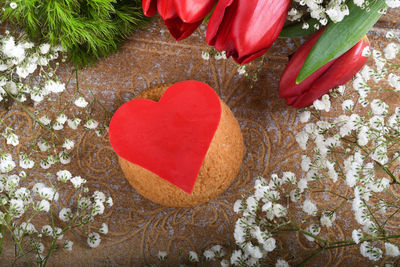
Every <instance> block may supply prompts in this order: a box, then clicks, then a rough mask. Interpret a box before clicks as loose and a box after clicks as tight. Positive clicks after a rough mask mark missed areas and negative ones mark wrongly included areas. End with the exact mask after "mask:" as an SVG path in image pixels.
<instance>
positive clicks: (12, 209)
mask: <svg viewBox="0 0 400 267" xmlns="http://www.w3.org/2000/svg"><path fill="white" fill-rule="evenodd" d="M24 212H25V210H24V202H23V201H22V200H21V199H11V200H10V206H9V214H10V215H11V216H12V217H15V218H19V217H21V216H22V214H24Z"/></svg>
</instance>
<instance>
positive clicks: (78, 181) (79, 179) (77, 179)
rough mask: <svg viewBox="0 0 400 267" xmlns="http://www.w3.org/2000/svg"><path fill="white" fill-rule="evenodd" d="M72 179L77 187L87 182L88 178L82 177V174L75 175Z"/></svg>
mask: <svg viewBox="0 0 400 267" xmlns="http://www.w3.org/2000/svg"><path fill="white" fill-rule="evenodd" d="M70 181H71V183H72V185H73V186H74V187H75V188H79V187H81V185H82V184H84V183H86V180H85V179H82V177H80V176H75V177H74V178H71V180H70Z"/></svg>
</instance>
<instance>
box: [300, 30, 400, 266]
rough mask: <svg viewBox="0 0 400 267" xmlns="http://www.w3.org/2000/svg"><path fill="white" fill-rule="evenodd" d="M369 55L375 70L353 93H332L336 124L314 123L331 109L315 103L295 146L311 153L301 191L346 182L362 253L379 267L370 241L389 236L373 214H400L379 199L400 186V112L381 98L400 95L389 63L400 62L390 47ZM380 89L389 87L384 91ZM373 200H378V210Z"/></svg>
mask: <svg viewBox="0 0 400 267" xmlns="http://www.w3.org/2000/svg"><path fill="white" fill-rule="evenodd" d="M388 36H392V34H389V35H388ZM366 53H368V54H369V55H371V56H372V60H373V62H374V63H375V66H374V67H371V66H365V67H364V68H363V69H362V70H361V71H360V72H359V73H358V74H357V75H356V77H355V79H354V80H353V84H352V85H353V89H354V90H351V91H350V92H345V91H344V88H343V87H341V88H340V89H337V90H335V91H333V92H332V95H333V96H334V97H335V98H339V99H340V102H341V109H339V110H341V115H337V116H336V117H333V118H332V117H323V116H321V115H317V116H315V118H316V119H313V120H312V121H311V122H309V121H310V118H311V114H317V113H318V112H319V111H326V112H327V111H329V110H330V109H331V103H330V100H329V96H328V95H325V96H323V97H322V100H316V101H315V102H314V105H313V108H312V109H310V110H306V111H304V112H303V113H302V114H300V116H299V121H300V122H302V123H306V124H305V126H304V128H303V130H302V131H301V132H299V133H298V134H297V135H296V141H297V142H298V144H299V146H300V147H301V148H302V149H303V150H306V149H307V148H311V149H312V153H311V155H303V156H302V162H301V168H302V170H303V171H304V172H305V178H302V179H300V181H299V182H298V184H299V185H301V186H299V189H300V190H301V191H302V190H304V189H306V188H307V183H308V182H310V181H313V180H320V179H325V178H328V179H330V180H331V182H332V183H334V184H335V183H341V182H342V181H344V183H345V185H346V186H348V187H349V188H350V189H351V191H350V195H347V196H345V197H346V198H347V199H349V200H351V202H352V211H353V213H354V218H355V220H356V222H357V223H358V224H360V225H361V226H362V229H357V230H354V231H353V234H352V237H353V240H354V242H355V243H356V244H359V243H360V244H361V246H360V252H361V254H362V255H363V256H364V257H366V258H368V259H369V260H372V261H377V260H379V259H381V258H382V256H383V251H382V250H381V249H380V248H378V247H376V246H374V244H373V243H370V242H367V241H366V240H374V238H375V237H378V236H379V237H380V240H385V239H384V238H383V237H382V235H385V231H384V230H383V228H382V227H383V226H382V222H381V223H379V221H378V220H377V219H376V216H374V213H380V214H381V216H382V215H383V217H385V216H390V214H391V213H392V212H393V211H396V209H397V208H398V206H397V204H394V203H392V202H390V201H389V202H386V201H385V200H384V198H383V199H382V196H381V195H380V194H384V193H385V192H386V191H387V190H388V189H389V187H390V184H391V183H394V184H398V183H400V179H399V178H397V177H396V176H398V175H396V174H394V173H393V172H392V171H393V170H394V168H393V167H394V166H397V165H398V164H399V163H400V160H399V158H400V153H399V148H400V143H399V140H400V108H399V107H398V106H397V103H396V102H394V103H393V104H394V106H393V107H391V105H390V103H389V102H387V101H385V100H381V99H379V96H381V94H384V93H386V94H387V92H388V91H389V94H393V96H395V95H396V94H398V93H397V92H399V91H400V86H399V85H400V79H399V77H398V76H397V74H396V73H390V71H391V70H392V69H395V70H398V68H396V67H393V66H396V65H394V64H391V63H390V60H393V59H395V58H396V56H397V54H398V53H399V45H398V44H397V43H390V44H389V45H387V46H386V47H385V48H384V53H382V52H380V51H378V50H372V51H366ZM381 84H385V85H384V86H383V87H381V86H382V85H381ZM386 84H388V87H386ZM371 92H374V94H372V93H371ZM346 93H348V94H346ZM355 99H357V100H355ZM386 99H388V98H386ZM356 101H357V102H358V103H355V102H356ZM338 178H341V179H338ZM334 187H335V186H334ZM334 187H333V188H334ZM374 199H379V202H378V204H376V203H374V201H373V200H374ZM316 210H317V207H316V206H315V204H314V203H310V201H309V200H305V201H304V204H303V211H304V212H306V213H307V214H309V215H314V214H315V212H316ZM321 224H322V225H325V226H329V225H331V222H330V221H327V218H326V217H325V216H324V215H323V216H322V217H321ZM385 224H386V222H385ZM313 228H314V229H312V228H309V229H308V230H309V232H310V233H313V234H314V235H317V234H318V233H319V230H318V227H317V226H313ZM311 230H313V231H311ZM309 239H310V238H309ZM386 244H387V245H386ZM385 249H386V254H387V255H388V256H391V255H398V248H397V247H396V246H394V245H392V244H390V243H385Z"/></svg>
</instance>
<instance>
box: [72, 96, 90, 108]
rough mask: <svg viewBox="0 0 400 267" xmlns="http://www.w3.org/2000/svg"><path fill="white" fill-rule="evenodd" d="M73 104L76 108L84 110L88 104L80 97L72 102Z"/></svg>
mask: <svg viewBox="0 0 400 267" xmlns="http://www.w3.org/2000/svg"><path fill="white" fill-rule="evenodd" d="M74 104H75V106H77V107H80V108H85V107H86V106H87V105H88V104H89V103H88V102H87V101H86V100H85V98H83V97H82V96H80V97H78V98H77V99H76V100H75V101H74Z"/></svg>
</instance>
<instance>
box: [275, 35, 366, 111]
mask: <svg viewBox="0 0 400 267" xmlns="http://www.w3.org/2000/svg"><path fill="white" fill-rule="evenodd" d="M323 30H324V29H321V30H319V31H318V32H316V33H314V34H313V35H312V36H311V37H310V39H308V40H307V41H306V42H305V43H304V44H303V45H302V46H301V47H300V48H299V49H298V50H297V51H296V53H295V54H294V55H293V57H292V58H291V59H290V61H289V64H288V65H287V66H286V69H285V70H284V72H283V75H282V77H281V80H280V82H279V96H280V97H281V98H285V99H286V104H287V105H290V106H293V107H295V108H304V107H308V106H311V105H312V104H313V102H314V100H316V99H319V98H320V97H321V96H323V95H324V94H326V93H328V92H329V90H330V89H332V88H335V87H337V86H339V85H343V84H345V83H347V82H348V81H349V80H350V79H351V78H353V77H354V75H356V73H357V72H358V71H360V69H361V68H362V66H364V64H365V62H366V61H367V57H365V56H363V55H362V53H363V50H364V48H366V47H369V41H368V38H367V37H366V36H365V37H364V38H362V39H361V40H360V41H359V42H358V43H357V44H356V45H355V46H353V47H352V48H351V49H350V50H349V51H347V52H346V53H345V54H343V55H342V56H340V57H338V58H337V59H334V60H331V61H329V62H328V63H326V64H325V65H324V66H322V67H321V68H319V69H318V70H317V71H316V72H314V73H313V74H311V75H310V76H309V77H307V79H305V80H304V81H302V82H301V83H299V84H296V78H297V76H298V74H299V72H300V69H301V67H302V66H303V64H304V61H305V60H306V58H307V56H308V54H309V53H310V51H311V48H312V47H313V45H314V44H315V42H316V41H317V40H318V38H319V36H320V35H321V34H322V32H323Z"/></svg>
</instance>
